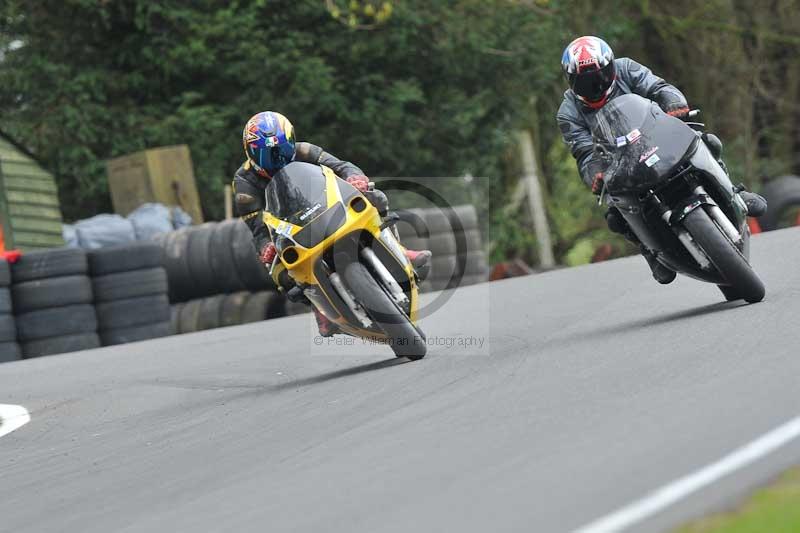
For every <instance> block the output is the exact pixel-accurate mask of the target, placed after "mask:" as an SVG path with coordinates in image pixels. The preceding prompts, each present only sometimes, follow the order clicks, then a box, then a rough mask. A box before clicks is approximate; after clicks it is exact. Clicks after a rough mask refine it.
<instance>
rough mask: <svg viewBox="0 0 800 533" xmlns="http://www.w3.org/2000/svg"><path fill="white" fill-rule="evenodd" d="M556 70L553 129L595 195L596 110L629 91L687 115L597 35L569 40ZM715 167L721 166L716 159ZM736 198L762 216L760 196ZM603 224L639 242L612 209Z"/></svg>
mask: <svg viewBox="0 0 800 533" xmlns="http://www.w3.org/2000/svg"><path fill="white" fill-rule="evenodd" d="M561 66H562V69H563V70H564V75H565V76H566V78H567V81H568V82H569V86H570V88H569V89H568V90H567V91H566V92H565V93H564V101H563V102H562V103H561V106H560V107H559V109H558V114H557V115H556V118H557V120H558V127H559V129H560V130H561V135H562V136H563V138H564V142H565V143H567V145H568V146H569V147H570V150H571V151H572V155H573V157H575V160H576V162H577V164H578V171H579V172H580V175H581V178H582V179H583V181H584V183H586V185H588V186H589V187H591V188H592V192H594V193H595V194H600V192H601V190H602V188H603V181H602V180H603V172H602V170H603V169H602V165H601V163H600V161H599V160H598V159H597V158H595V157H594V153H593V142H592V129H593V128H594V126H595V124H596V118H595V116H596V114H597V111H598V110H599V109H600V108H602V107H603V106H604V105H605V104H606V103H607V102H608V101H609V100H611V99H613V98H616V97H617V96H619V95H622V94H630V93H634V94H638V95H639V96H642V97H644V98H648V99H650V100H652V101H654V102H656V103H657V104H658V105H659V106H660V107H661V109H663V110H664V112H666V113H668V114H670V115H672V116H675V117H678V118H686V117H687V116H688V113H689V105H688V103H687V101H686V97H685V96H684V95H683V93H681V91H679V90H678V89H677V88H676V87H674V86H673V85H670V84H669V83H667V82H665V81H664V80H663V79H661V78H659V77H658V76H656V75H655V74H653V73H652V72H651V71H650V69H648V68H647V67H645V66H644V65H641V64H639V63H637V62H636V61H634V60H632V59H628V58H620V59H615V58H614V53H613V52H612V50H611V47H609V46H608V44H607V43H606V42H605V41H603V40H602V39H599V38H597V37H591V36H586V37H579V38H578V39H575V40H574V41H572V42H571V43H570V44H569V46H567V48H566V49H565V50H564V54H563V56H562V58H561ZM703 139H704V140H705V141H706V143H707V144H708V145H709V148H710V149H711V152H712V153H713V154H714V155H715V156H716V157H717V158H718V159H719V157H720V156H721V153H722V143H721V142H720V141H719V139H718V138H717V137H716V136H715V135H711V134H708V135H704V136H703ZM720 164H721V165H722V167H723V168H725V166H724V163H723V162H722V160H721V159H720ZM740 194H741V196H742V199H743V200H744V201H745V204H747V208H748V214H749V215H750V216H754V217H758V216H761V215H763V214H764V213H765V212H766V209H767V204H766V201H765V200H764V198H762V197H761V196H759V195H757V194H754V193H751V192H748V191H742V192H740ZM606 221H607V222H608V226H609V228H610V229H611V230H612V231H614V232H617V233H621V234H623V235H625V237H626V238H628V239H629V240H631V241H632V242H634V243H636V244H639V241H638V239H637V238H636V236H635V235H634V233H633V232H632V231H631V230H630V228H629V227H628V225H627V223H626V222H625V219H624V218H623V217H622V215H621V214H620V213H619V211H617V210H616V209H615V208H612V209H609V211H608V212H607V213H606ZM640 251H641V253H642V255H643V256H644V258H645V259H646V260H647V263H648V264H649V265H650V269H651V270H652V272H653V277H654V278H655V279H656V281H658V282H659V283H663V284H666V283H671V282H672V281H673V280H674V279H675V276H676V273H675V272H673V271H672V270H670V269H669V268H667V267H666V266H664V265H663V264H661V263H660V262H658V261H657V260H656V258H655V256H654V255H653V254H652V253H651V252H650V251H649V250H647V249H646V248H645V247H644V246H641V245H640Z"/></svg>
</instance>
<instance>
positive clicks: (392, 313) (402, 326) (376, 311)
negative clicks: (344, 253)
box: [344, 262, 427, 361]
mask: <svg viewBox="0 0 800 533" xmlns="http://www.w3.org/2000/svg"><path fill="white" fill-rule="evenodd" d="M344 281H345V284H346V285H347V288H348V289H350V291H351V292H352V293H353V296H355V298H356V301H358V302H359V303H360V304H361V305H362V306H364V309H365V310H366V311H367V314H368V315H369V316H370V318H372V319H373V320H374V321H375V322H376V323H377V324H378V327H379V328H380V329H381V330H382V331H383V332H384V333H385V334H386V336H387V337H388V341H389V343H390V347H391V348H392V351H393V352H394V354H395V355H396V356H397V357H407V358H409V359H411V360H412V361H416V360H418V359H422V358H423V357H425V354H426V353H427V345H426V343H425V336H424V335H423V334H422V333H421V332H420V331H419V330H418V329H417V328H416V327H414V324H412V323H411V321H410V320H409V318H408V316H406V314H405V313H403V311H402V310H401V309H400V307H399V306H398V305H397V304H396V303H395V302H394V301H393V300H392V299H391V298H390V297H389V295H388V294H386V291H385V290H384V289H383V288H382V287H381V286H380V285H379V284H378V282H377V281H375V278H373V277H372V274H370V272H369V270H367V268H366V267H365V266H364V265H362V264H361V263H357V262H353V263H350V264H349V265H347V267H346V268H345V271H344Z"/></svg>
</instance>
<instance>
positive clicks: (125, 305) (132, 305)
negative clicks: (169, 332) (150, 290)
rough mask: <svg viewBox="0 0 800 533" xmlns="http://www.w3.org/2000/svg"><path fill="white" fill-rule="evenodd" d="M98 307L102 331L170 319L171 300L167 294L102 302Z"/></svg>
mask: <svg viewBox="0 0 800 533" xmlns="http://www.w3.org/2000/svg"><path fill="white" fill-rule="evenodd" d="M96 307H97V321H98V323H99V324H100V330H101V331H105V330H108V329H118V328H131V327H133V326H141V325H144V324H152V323H155V322H166V321H167V320H169V300H168V299H167V295H166V294H153V295H150V296H140V297H137V298H126V299H124V300H112V301H110V302H100V303H98V304H97V305H96Z"/></svg>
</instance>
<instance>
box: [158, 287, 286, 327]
mask: <svg viewBox="0 0 800 533" xmlns="http://www.w3.org/2000/svg"><path fill="white" fill-rule="evenodd" d="M286 314H287V306H286V299H285V298H284V296H283V295H281V294H278V293H277V292H273V291H260V292H252V293H251V292H247V291H239V292H234V293H231V294H217V295H215V296H208V297H206V298H195V299H194V300H189V301H188V302H181V303H177V304H173V305H172V310H171V321H172V332H173V333H174V334H181V333H194V332H196V331H203V330H206V329H214V328H222V327H227V326H236V325H239V324H249V323H251V322H260V321H262V320H267V319H269V318H278V317H282V316H286Z"/></svg>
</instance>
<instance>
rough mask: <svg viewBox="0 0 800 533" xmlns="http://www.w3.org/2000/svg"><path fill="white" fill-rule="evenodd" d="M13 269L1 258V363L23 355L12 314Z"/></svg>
mask: <svg viewBox="0 0 800 533" xmlns="http://www.w3.org/2000/svg"><path fill="white" fill-rule="evenodd" d="M10 283H11V269H10V268H9V266H8V263H7V262H6V261H5V260H4V259H0V363H4V362H7V361H16V360H17V359H19V358H20V356H21V355H22V352H21V351H20V348H19V344H17V326H16V325H15V323H14V315H12V314H11V311H12V305H11V291H9V289H8V286H9V284H10Z"/></svg>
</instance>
